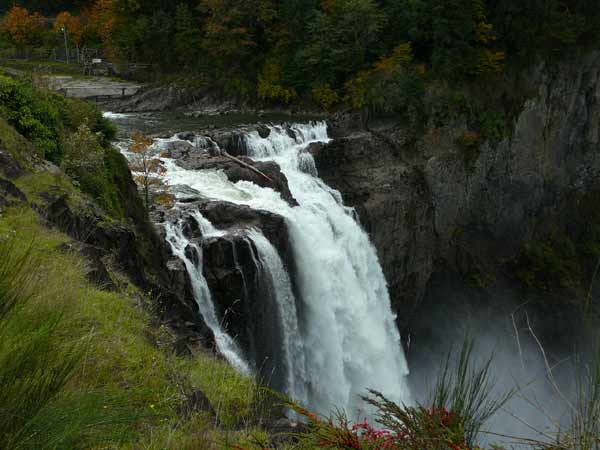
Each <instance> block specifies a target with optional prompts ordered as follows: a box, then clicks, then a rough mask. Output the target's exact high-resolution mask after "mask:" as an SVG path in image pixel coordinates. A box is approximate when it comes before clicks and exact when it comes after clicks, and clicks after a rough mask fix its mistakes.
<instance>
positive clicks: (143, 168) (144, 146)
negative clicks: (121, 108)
mask: <svg viewBox="0 0 600 450" xmlns="http://www.w3.org/2000/svg"><path fill="white" fill-rule="evenodd" d="M131 139H132V140H133V142H132V143H131V145H129V151H130V152H131V153H133V161H132V162H133V164H132V170H133V171H134V172H136V174H135V180H136V181H137V183H138V184H140V185H141V187H142V189H143V191H144V201H145V204H146V208H148V207H149V206H150V187H151V186H156V185H160V184H161V181H160V177H161V176H162V175H163V174H164V168H163V166H162V165H161V163H160V159H158V158H154V157H153V156H152V153H151V147H152V139H151V138H149V137H146V136H144V135H143V134H142V133H140V132H139V131H136V132H135V133H133V134H132V136H131Z"/></svg>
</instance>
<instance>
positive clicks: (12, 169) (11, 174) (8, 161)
mask: <svg viewBox="0 0 600 450" xmlns="http://www.w3.org/2000/svg"><path fill="white" fill-rule="evenodd" d="M0 144H1V143H0ZM0 171H1V172H2V173H3V174H4V176H6V177H8V178H18V177H20V176H21V175H22V174H23V168H22V167H21V164H19V162H18V161H17V160H16V159H15V158H14V157H13V156H12V155H11V154H10V153H9V152H8V150H5V149H3V148H2V147H1V146H0Z"/></svg>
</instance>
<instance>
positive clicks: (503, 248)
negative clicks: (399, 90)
mask: <svg viewBox="0 0 600 450" xmlns="http://www.w3.org/2000/svg"><path fill="white" fill-rule="evenodd" d="M599 77H600V54H598V53H597V52H594V53H590V54H587V55H585V56H573V57H571V58H569V59H567V60H564V61H562V62H561V63H560V64H557V65H546V66H544V65H538V66H535V67H533V68H532V69H530V70H528V71H526V72H520V73H519V74H518V76H514V77H510V78H509V77H508V76H507V77H506V79H505V80H502V81H501V82H499V83H493V84H490V85H488V86H486V88H485V89H487V90H490V89H500V91H499V92H496V93H495V94H494V97H495V98H496V99H497V102H496V103H493V102H490V103H489V104H487V105H485V106H486V107H487V108H488V109H489V111H492V112H493V111H494V108H496V109H497V110H498V111H499V112H500V114H501V115H502V117H507V118H508V121H507V122H508V126H507V131H508V132H507V133H505V135H504V136H502V137H501V138H499V139H498V138H496V139H485V138H484V137H483V133H479V134H478V133H477V131H479V130H477V131H475V130H473V128H472V127H471V126H470V125H471V123H470V122H471V121H470V117H469V113H470V112H469V113H467V112H466V111H462V110H461V108H460V107H458V106H456V107H451V108H447V109H446V110H444V108H443V107H444V105H443V104H441V102H440V101H439V97H432V98H429V99H426V100H425V101H426V108H427V116H426V119H425V121H424V123H423V124H422V128H421V129H419V128H417V129H419V131H418V132H416V133H415V126H414V124H413V125H411V126H408V125H405V124H404V123H403V122H398V123H396V122H394V121H391V120H390V121H386V122H381V123H378V124H371V127H370V129H369V130H366V129H365V128H364V127H362V126H361V124H360V121H359V120H357V119H356V118H353V117H351V116H350V117H349V116H338V117H336V118H335V119H333V120H332V123H331V126H332V130H333V133H334V135H335V136H336V137H338V139H336V140H335V141H334V142H333V143H331V144H329V145H326V146H324V147H323V148H320V149H319V148H316V149H314V150H315V154H316V155H317V166H318V169H319V173H320V175H321V176H322V177H323V179H324V180H326V181H327V182H328V183H330V184H331V185H332V186H334V187H336V188H337V189H339V190H340V191H341V192H342V194H343V195H344V199H345V200H346V201H347V202H348V203H349V204H351V205H355V206H356V207H357V208H358V210H359V212H360V216H361V219H362V221H363V224H364V226H365V227H366V228H367V230H368V231H369V233H370V235H371V237H372V239H373V242H374V244H375V246H376V247H377V249H378V252H379V256H380V258H381V261H382V265H383V267H384V270H385V274H386V277H387V279H388V282H389V284H390V293H391V296H392V300H393V303H394V305H395V307H396V309H397V311H398V312H399V313H400V314H399V322H400V325H401V326H402V327H403V329H404V330H409V331H410V330H415V329H420V334H421V335H422V336H426V335H427V333H433V332H434V331H433V330H434V329H435V328H437V327H439V328H440V329H444V331H440V333H442V334H443V333H444V332H446V331H448V329H450V328H452V327H454V326H455V324H456V322H457V319H458V320H461V321H462V322H464V321H465V320H464V319H465V318H466V317H468V316H471V315H473V314H474V313H473V311H475V310H477V309H479V308H482V307H483V309H485V307H488V306H492V307H494V306H495V307H498V305H500V304H502V303H503V302H504V308H505V312H506V311H508V312H510V310H511V309H512V308H514V306H515V305H516V304H518V303H522V302H525V301H527V302H530V303H531V304H532V305H531V306H532V307H533V309H534V310H541V311H542V312H543V316H542V319H541V320H540V321H539V324H540V325H542V324H543V323H544V322H545V323H546V324H547V325H549V326H550V328H554V330H552V331H549V332H548V335H549V336H560V335H561V334H562V335H564V334H565V333H567V334H568V333H569V332H572V331H573V327H572V320H573V318H574V317H576V316H578V313H577V311H579V312H581V304H582V302H580V300H581V299H582V297H583V298H585V297H586V293H587V291H586V287H589V276H590V275H591V272H592V271H593V268H594V264H595V262H596V260H597V257H598V256H599V254H598V245H597V243H598V240H597V238H598V234H597V230H598V225H599V224H600V221H599V219H600V217H599V216H598V212H597V211H598V207H599V204H598V192H599V189H600V184H599V181H600V178H599V175H600V151H599V150H600V140H599V137H598V136H599V132H600V129H599V126H600V125H599V122H598V118H599V115H600V104H599V102H598V99H599V96H600V78H599ZM469 95H471V96H473V95H481V96H482V98H484V99H486V98H487V97H488V95H487V94H485V93H483V91H481V92H479V93H478V94H473V93H470V94H469ZM484 101H485V100H484ZM427 102H428V103H427ZM436 102H437V103H436ZM512 109H514V110H516V111H517V112H516V114H515V113H513V112H512ZM440 111H442V112H443V114H440ZM507 300H509V301H507ZM440 311H443V313H440ZM450 324H451V325H450ZM557 327H558V328H557ZM561 328H562V329H561Z"/></svg>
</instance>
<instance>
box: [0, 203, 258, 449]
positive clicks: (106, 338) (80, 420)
mask: <svg viewBox="0 0 600 450" xmlns="http://www.w3.org/2000/svg"><path fill="white" fill-rule="evenodd" d="M0 239H1V241H2V242H9V241H10V243H11V244H10V245H11V250H10V252H11V255H13V256H11V258H17V259H18V260H19V258H25V259H24V260H23V261H24V262H23V263H22V264H21V267H22V270H21V271H20V273H21V272H22V273H23V274H24V275H19V277H25V278H26V283H23V284H25V285H26V286H27V288H26V292H23V293H21V292H19V293H18V295H17V297H18V299H19V302H21V301H22V299H23V298H27V299H28V300H27V302H26V303H24V304H23V307H22V308H19V312H18V317H15V318H11V320H10V324H9V325H10V326H8V325H7V326H6V327H4V329H5V330H7V333H8V334H9V336H11V338H10V339H4V340H3V344H4V345H3V352H2V355H4V354H5V349H7V348H8V349H9V351H10V352H11V353H10V354H12V355H13V359H14V354H15V353H16V354H26V353H28V352H29V353H30V350H31V349H32V346H33V344H34V343H35V344H36V346H39V347H40V351H39V352H41V351H42V350H41V349H43V350H44V354H45V355H49V356H48V357H47V358H46V360H44V359H42V360H40V361H38V362H39V364H41V366H43V367H45V369H46V370H48V369H49V368H52V367H53V364H52V361H48V360H47V359H48V358H52V359H54V358H56V359H57V361H58V362H59V363H60V362H61V361H62V362H65V358H66V361H67V362H68V364H66V363H65V369H64V375H65V376H64V377H63V378H60V377H58V379H57V383H56V385H57V387H56V388H55V389H54V391H56V392H54V395H52V396H51V398H50V399H49V401H48V403H47V405H44V407H43V408H41V409H42V413H43V414H41V413H40V414H38V415H37V416H36V417H35V420H32V421H30V422H29V423H28V424H27V427H25V429H26V430H28V431H27V432H26V433H25V434H26V435H27V436H28V438H27V439H24V440H22V444H19V445H14V444H11V445H12V447H9V448H15V449H17V448H23V449H36V450H40V449H44V448H57V449H58V448H60V449H67V448H111V449H112V448H114V449H121V448H122V449H134V448H135V449H137V448H147V449H166V448H168V449H171V448H172V449H180V448H181V449H205V448H221V447H222V446H223V445H224V444H223V442H236V441H237V440H238V439H239V438H241V437H243V436H245V435H246V434H247V433H248V430H250V429H251V428H250V423H251V422H252V421H251V420H250V418H251V416H252V415H253V414H254V413H255V409H254V405H255V404H256V392H257V387H256V385H255V384H254V382H253V381H252V380H250V379H247V378H244V377H242V376H240V375H239V374H237V373H236V372H235V371H234V370H233V369H232V368H231V367H230V366H229V365H227V364H226V363H225V362H224V361H221V360H219V359H217V358H216V357H214V356H213V355H211V354H208V353H202V354H199V355H197V356H196V357H194V358H185V357H179V356H176V355H175V354H174V353H173V352H172V351H171V350H170V344H171V343H172V337H171V336H170V334H169V332H168V330H167V329H166V328H164V327H162V328H160V327H159V328H155V327H153V326H151V320H150V317H149V315H148V314H147V313H146V312H145V310H144V309H143V308H142V306H141V305H142V303H143V295H142V293H140V292H138V291H137V289H135V288H134V287H133V286H131V285H130V286H127V287H126V288H124V289H123V290H122V291H123V292H120V293H112V292H104V291H101V290H98V289H97V288H95V287H93V286H91V285H90V284H89V283H88V282H87V281H86V280H85V276H84V269H85V264H84V262H83V261H82V260H81V259H80V258H79V257H78V256H77V255H73V254H71V253H67V252H65V251H63V250H62V244H64V243H66V242H68V238H67V237H66V236H64V235H62V234H61V233H57V232H53V231H51V230H48V229H47V228H45V227H44V226H42V225H41V224H40V223H39V221H38V218H37V215H36V214H35V213H34V212H33V211H32V210H30V209H9V210H7V211H5V212H4V213H3V214H2V216H0ZM4 252H5V253H6V250H5V251H4ZM5 256H6V255H3V259H2V260H3V261H4V260H5V259H4V258H5ZM1 276H2V275H1V273H0V277H1ZM50 313H51V314H50ZM24 324H28V325H27V326H24ZM28 336H31V339H29V338H27V339H25V337H28ZM18 342H24V343H25V344H23V345H24V346H25V347H23V346H22V345H21V344H19V345H17V344H18ZM157 343H158V345H157ZM41 344H43V345H41ZM24 349H27V350H28V352H25V350H24ZM39 352H35V353H34V354H36V355H37V354H38V353H39ZM58 355H63V356H64V355H66V356H65V357H64V358H63V357H62V356H61V357H58ZM69 358H72V359H69ZM18 373H24V371H23V370H21V368H19V371H18ZM3 381H4V379H3ZM198 389H200V390H202V391H203V392H204V393H205V394H206V396H207V397H208V398H209V399H210V401H211V403H212V405H213V406H214V409H215V411H216V413H217V418H216V419H215V418H214V417H210V416H207V415H203V414H202V413H198V414H192V416H191V417H189V418H187V419H184V418H181V417H179V416H178V415H177V412H176V411H177V408H178V406H179V405H180V404H181V403H182V402H183V401H184V400H185V398H186V395H188V394H190V393H191V392H192V391H194V390H198ZM6 392H7V388H6V384H5V383H2V384H1V387H0V398H2V395H3V394H6ZM9 394H10V392H9ZM2 404H4V405H6V403H5V402H2ZM19 408H21V406H19ZM2 410H3V412H5V411H6V408H5V407H4V408H2ZM0 416H2V414H0ZM59 419H60V420H59ZM215 422H219V423H221V424H223V426H224V427H225V428H237V429H240V430H241V431H236V432H234V431H231V432H228V433H225V432H223V431H221V430H219V429H217V428H216V427H215ZM0 426H1V425H0ZM0 434H2V433H0ZM41 436H56V439H55V440H52V439H49V440H47V441H48V446H46V447H44V446H40V445H41V444H40V437H41ZM44 445H45V444H44Z"/></svg>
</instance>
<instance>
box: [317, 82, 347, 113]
mask: <svg viewBox="0 0 600 450" xmlns="http://www.w3.org/2000/svg"><path fill="white" fill-rule="evenodd" d="M311 97H312V100H313V101H314V102H315V104H316V105H317V106H319V107H321V108H323V109H325V110H330V109H331V108H332V107H333V106H334V105H336V104H338V103H339V102H340V96H339V95H338V93H337V92H336V91H335V90H334V89H332V88H331V86H329V85H328V84H321V85H318V86H315V87H314V88H313V89H312V90H311Z"/></svg>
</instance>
